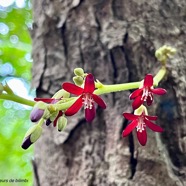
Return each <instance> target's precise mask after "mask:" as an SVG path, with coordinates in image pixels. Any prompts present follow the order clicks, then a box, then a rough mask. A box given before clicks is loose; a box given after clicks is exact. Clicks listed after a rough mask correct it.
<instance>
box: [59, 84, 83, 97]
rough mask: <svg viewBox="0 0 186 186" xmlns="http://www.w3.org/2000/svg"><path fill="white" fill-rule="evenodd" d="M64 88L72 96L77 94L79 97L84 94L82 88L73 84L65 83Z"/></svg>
mask: <svg viewBox="0 0 186 186" xmlns="http://www.w3.org/2000/svg"><path fill="white" fill-rule="evenodd" d="M62 87H63V89H64V90H66V91H67V92H70V93H71V94H75V95H77V96H79V95H81V94H82V93H83V89H82V88H81V87H78V86H77V85H74V84H72V83H63V85H62Z"/></svg>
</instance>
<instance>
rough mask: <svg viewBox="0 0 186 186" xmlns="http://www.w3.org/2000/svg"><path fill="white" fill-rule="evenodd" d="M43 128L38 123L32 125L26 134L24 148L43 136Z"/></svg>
mask: <svg viewBox="0 0 186 186" xmlns="http://www.w3.org/2000/svg"><path fill="white" fill-rule="evenodd" d="M41 133H42V128H41V127H40V126H38V125H34V126H32V127H31V128H30V129H29V130H28V131H27V132H26V134H25V137H24V140H23V143H22V146H21V147H22V148H23V149H28V148H29V147H30V145H32V144H33V143H34V142H36V141H37V139H38V138H39V137H40V136H41Z"/></svg>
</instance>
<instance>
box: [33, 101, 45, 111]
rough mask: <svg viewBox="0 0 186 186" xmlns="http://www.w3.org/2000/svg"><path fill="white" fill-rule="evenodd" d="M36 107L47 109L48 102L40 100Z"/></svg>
mask: <svg viewBox="0 0 186 186" xmlns="http://www.w3.org/2000/svg"><path fill="white" fill-rule="evenodd" d="M34 107H35V108H38V109H41V110H45V109H46V108H47V104H46V103H44V102H43V101H38V102H36V104H35V105H34Z"/></svg>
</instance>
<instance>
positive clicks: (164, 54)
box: [155, 45, 176, 63]
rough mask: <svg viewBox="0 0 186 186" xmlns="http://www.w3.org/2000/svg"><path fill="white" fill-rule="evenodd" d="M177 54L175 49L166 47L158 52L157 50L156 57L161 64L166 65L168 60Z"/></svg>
mask: <svg viewBox="0 0 186 186" xmlns="http://www.w3.org/2000/svg"><path fill="white" fill-rule="evenodd" d="M175 53H176V49H175V48H172V47H170V46H167V45H164V46H162V47H160V48H159V49H158V50H156V52H155V56H156V58H157V59H158V60H159V61H160V62H162V63H166V61H167V59H168V58H170V57H172V56H173V55H174V54H175Z"/></svg>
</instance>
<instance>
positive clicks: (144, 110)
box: [134, 105, 148, 115]
mask: <svg viewBox="0 0 186 186" xmlns="http://www.w3.org/2000/svg"><path fill="white" fill-rule="evenodd" d="M143 112H145V115H148V111H147V108H146V107H145V106H144V105H141V106H140V107H139V108H137V109H136V110H135V111H134V114H135V115H141V114H142V113H143Z"/></svg>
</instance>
